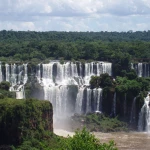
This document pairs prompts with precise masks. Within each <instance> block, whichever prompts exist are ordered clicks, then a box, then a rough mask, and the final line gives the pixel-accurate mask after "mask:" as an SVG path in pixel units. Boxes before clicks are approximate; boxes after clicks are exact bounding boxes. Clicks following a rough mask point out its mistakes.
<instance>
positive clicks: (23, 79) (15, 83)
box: [0, 63, 28, 99]
mask: <svg viewBox="0 0 150 150" xmlns="http://www.w3.org/2000/svg"><path fill="white" fill-rule="evenodd" d="M2 77H5V78H2ZM3 80H4V81H8V82H10V85H11V87H10V89H9V90H10V91H15V92H17V93H16V98H17V99H21V98H25V93H24V85H25V84H26V83H27V80H28V72H27V64H23V65H18V64H7V63H6V64H5V73H4V75H3V73H2V70H1V65H0V81H3Z"/></svg>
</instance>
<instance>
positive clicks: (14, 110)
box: [0, 98, 117, 150]
mask: <svg viewBox="0 0 150 150" xmlns="http://www.w3.org/2000/svg"><path fill="white" fill-rule="evenodd" d="M52 117H53V112H52V105H51V104H50V102H48V101H41V100H35V99H27V100H15V99H10V98H3V99H0V149H8V150H27V149H31V150H39V149H41V150H52V149H53V150H59V149H60V150H66V149H67V150H80V149H81V150H82V149H84V150H89V149H91V150H116V149H117V148H116V147H115V144H114V142H113V141H110V142H109V143H108V144H107V143H100V141H99V140H98V139H96V138H95V136H94V135H92V134H90V133H89V132H88V131H87V130H86V129H85V128H84V129H83V130H82V131H76V133H75V135H74V136H73V137H68V138H63V137H59V136H56V135H55V134H53V120H52Z"/></svg>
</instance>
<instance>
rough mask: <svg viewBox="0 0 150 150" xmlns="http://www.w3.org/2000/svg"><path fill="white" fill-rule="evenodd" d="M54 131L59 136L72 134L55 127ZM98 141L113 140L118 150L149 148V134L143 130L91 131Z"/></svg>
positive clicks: (143, 149) (147, 149)
mask: <svg viewBox="0 0 150 150" xmlns="http://www.w3.org/2000/svg"><path fill="white" fill-rule="evenodd" d="M54 133H55V134H57V135H60V136H64V137H67V135H70V136H73V134H74V133H73V132H68V131H65V130H61V129H55V130H54ZM93 134H94V135H95V136H96V137H97V138H99V139H100V141H101V142H102V143H103V142H108V141H110V140H114V141H115V143H116V146H117V147H118V149H119V150H150V134H148V133H146V132H145V133H144V132H115V133H102V132H94V133H93Z"/></svg>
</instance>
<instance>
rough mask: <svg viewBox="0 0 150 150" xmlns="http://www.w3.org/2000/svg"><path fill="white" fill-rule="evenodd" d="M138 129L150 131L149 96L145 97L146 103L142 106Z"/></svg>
mask: <svg viewBox="0 0 150 150" xmlns="http://www.w3.org/2000/svg"><path fill="white" fill-rule="evenodd" d="M138 130H139V131H146V132H150V107H149V96H147V97H146V98H145V99H144V105H143V106H142V108H141V112H140V114H139V121H138Z"/></svg>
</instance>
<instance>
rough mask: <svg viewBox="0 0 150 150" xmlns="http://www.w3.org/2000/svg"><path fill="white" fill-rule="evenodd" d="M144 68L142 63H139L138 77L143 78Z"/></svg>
mask: <svg viewBox="0 0 150 150" xmlns="http://www.w3.org/2000/svg"><path fill="white" fill-rule="evenodd" d="M142 72H143V67H142V63H138V76H139V77H142Z"/></svg>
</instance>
